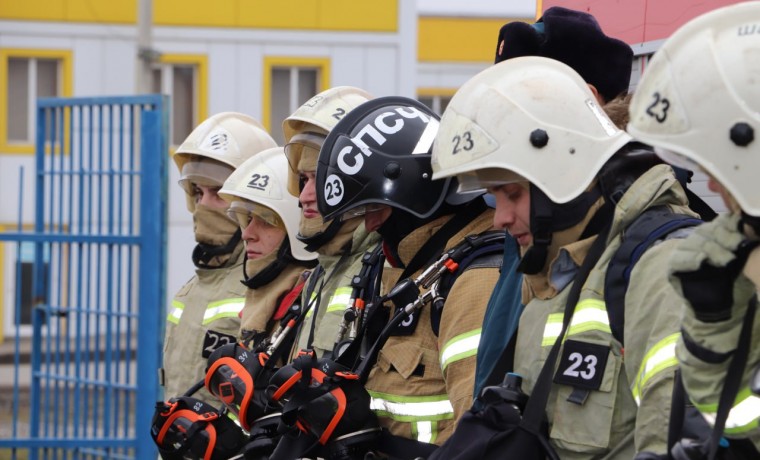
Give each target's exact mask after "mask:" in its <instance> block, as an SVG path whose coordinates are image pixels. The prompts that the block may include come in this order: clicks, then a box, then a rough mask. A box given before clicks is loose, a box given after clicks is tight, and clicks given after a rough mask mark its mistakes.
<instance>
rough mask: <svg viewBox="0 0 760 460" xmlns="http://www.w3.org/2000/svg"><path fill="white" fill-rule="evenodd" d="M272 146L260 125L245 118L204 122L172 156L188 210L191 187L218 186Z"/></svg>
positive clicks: (230, 115) (222, 116) (220, 116)
mask: <svg viewBox="0 0 760 460" xmlns="http://www.w3.org/2000/svg"><path fill="white" fill-rule="evenodd" d="M276 146H277V143H276V142H275V141H274V139H272V136H270V135H269V134H268V133H267V132H266V130H264V127H263V126H262V125H261V123H259V122H258V121H256V120H255V119H254V118H251V117H249V116H248V115H245V114H242V113H237V112H221V113H217V114H216V115H212V116H211V117H209V118H207V119H206V120H205V121H203V123H201V124H200V125H198V126H196V127H195V129H194V130H193V132H191V133H190V135H189V136H187V139H185V141H184V142H183V143H182V145H180V146H179V147H178V148H177V150H176V151H175V152H174V157H173V158H174V162H175V163H176V164H177V168H178V169H179V173H180V179H179V184H180V186H181V187H182V188H183V189H184V190H185V193H187V195H188V196H187V208H188V210H189V211H190V212H193V210H194V209H195V201H194V200H193V197H192V195H193V191H192V185H191V184H192V183H196V184H201V185H209V186H220V185H222V184H223V183H224V181H225V179H227V177H228V176H229V175H230V174H231V173H232V171H233V170H234V169H235V168H237V167H238V166H239V165H240V164H241V163H243V161H245V160H246V159H247V158H249V157H250V156H252V155H254V154H256V153H259V152H261V151H262V150H264V149H268V148H272V147H276Z"/></svg>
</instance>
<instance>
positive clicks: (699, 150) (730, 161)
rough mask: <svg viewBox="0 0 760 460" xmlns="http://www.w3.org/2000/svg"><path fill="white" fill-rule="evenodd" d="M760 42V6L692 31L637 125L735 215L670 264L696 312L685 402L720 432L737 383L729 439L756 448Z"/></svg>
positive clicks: (682, 37)
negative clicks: (746, 333) (737, 363)
mask: <svg viewBox="0 0 760 460" xmlns="http://www.w3.org/2000/svg"><path fill="white" fill-rule="evenodd" d="M759 32H760V3H758V2H746V3H740V4H736V5H731V6H727V7H724V8H720V9H717V10H714V11H712V12H709V13H706V14H704V15H702V16H699V17H697V18H696V19H693V20H691V21H689V22H688V23H687V24H685V25H684V26H682V27H681V28H680V29H678V30H677V31H676V32H675V33H674V34H673V35H672V36H671V37H670V38H668V39H667V41H666V42H665V43H664V44H663V45H662V47H661V48H660V49H659V50H658V51H657V53H655V56H654V57H653V58H652V60H651V61H650V64H649V65H648V66H647V71H646V73H645V74H644V77H643V79H642V80H641V82H640V83H639V87H638V90H637V92H636V94H635V96H634V98H633V101H632V104H631V109H630V112H631V122H630V124H629V126H628V131H629V132H630V133H631V134H632V135H633V136H634V137H636V138H637V139H639V140H641V141H643V142H646V143H648V144H651V145H653V146H655V149H656V151H657V152H658V153H659V154H660V155H661V156H662V158H663V159H665V160H666V161H670V162H672V163H674V164H677V165H682V166H686V167H689V168H692V169H696V168H701V169H702V170H703V171H704V172H706V173H707V175H708V187H709V189H710V190H712V191H713V192H716V193H718V194H720V196H721V197H722V198H723V201H724V202H725V205H726V207H727V209H728V212H726V213H724V214H721V215H720V216H719V217H717V218H716V219H715V220H713V221H712V222H709V223H707V224H705V225H703V226H701V227H699V228H698V229H697V230H696V231H695V232H694V233H693V234H692V235H691V236H689V237H688V238H686V239H685V240H684V241H683V242H682V244H681V245H679V247H678V248H677V250H676V251H675V252H674V254H673V258H672V259H671V261H670V269H669V272H670V280H671V282H672V284H673V286H674V287H675V288H676V290H677V291H678V292H679V293H680V294H681V295H682V296H683V298H684V299H686V304H687V308H686V309H685V312H684V318H683V324H682V327H683V333H682V335H681V338H680V339H679V341H678V344H677V348H676V352H677V356H678V360H679V362H680V366H681V369H682V378H683V382H684V386H685V388H686V392H687V394H688V396H689V398H690V399H691V401H692V402H693V403H694V405H695V406H696V407H697V408H698V409H699V410H700V411H701V412H702V414H703V415H704V417H705V419H707V420H708V421H709V423H710V424H714V423H715V421H716V415H717V412H718V410H719V401H720V399H721V392H722V391H724V390H723V389H724V386H728V385H730V384H731V383H734V384H737V386H738V394H736V395H735V396H734V397H731V399H730V401H731V408H730V412H729V413H728V415H727V419H726V420H725V430H724V432H725V434H726V435H728V436H729V437H735V438H736V437H738V438H744V437H747V438H749V439H750V440H751V441H752V442H753V443H754V447H755V448H756V449H757V448H759V447H760V430H758V422H759V421H760V399H758V396H757V391H758V389H759V388H758V382H760V380H759V379H758V373H757V369H758V365H760V347H758V346H757V341H758V337H760V319H759V318H758V313H757V310H756V305H757V292H758V287H759V286H760V274H759V272H760V251H759V250H758V249H756V246H757V245H758V241H760V188H758V186H757V182H756V181H757V172H758V171H760V155H758V142H760V140H759V139H758V137H759V134H760V98H758V94H760V93H759V92H758V91H759V90H760V80H758V77H760V35H758V33H759ZM751 303H753V304H754V305H755V307H754V308H755V313H754V314H753V313H752V312H751V310H750V304H751ZM747 323H748V325H747V327H750V326H751V329H750V331H751V332H750V333H751V339H750V346H749V350H748V357H747V360H746V365H745V366H744V369H743V370H742V371H741V372H740V374H737V375H736V376H734V377H733V379H731V380H732V382H730V383H729V382H728V380H729V379H727V375H728V372H729V371H728V369H729V366H730V365H731V363H732V361H733V360H734V359H738V358H733V357H734V356H737V355H738V354H739V353H740V352H741V350H740V348H741V347H740V346H739V345H738V344H739V340H740V339H739V338H740V335H741V330H742V327H743V326H744V325H745V324H747ZM744 353H747V350H746V346H745V347H744ZM753 381H754V385H753ZM724 382H725V383H724ZM753 391H754V393H753ZM732 444H736V442H732ZM754 455H755V457H751V458H757V457H756V456H757V455H758V454H757V451H754ZM695 458H697V457H695Z"/></svg>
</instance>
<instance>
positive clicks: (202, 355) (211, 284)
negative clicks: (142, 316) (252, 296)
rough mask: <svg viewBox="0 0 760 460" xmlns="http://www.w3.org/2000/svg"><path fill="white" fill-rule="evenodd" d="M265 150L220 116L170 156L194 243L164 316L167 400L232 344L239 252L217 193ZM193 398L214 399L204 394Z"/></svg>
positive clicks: (243, 125)
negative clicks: (190, 269)
mask: <svg viewBox="0 0 760 460" xmlns="http://www.w3.org/2000/svg"><path fill="white" fill-rule="evenodd" d="M273 147H276V143H275V141H274V139H272V137H271V136H270V135H269V134H268V133H267V132H266V131H265V130H264V128H263V127H262V126H261V124H260V123H259V122H258V121H256V120H255V119H253V118H251V117H249V116H247V115H244V114H241V113H233V112H223V113H218V114H216V115H213V116H211V117H210V118H208V119H207V120H205V121H204V122H203V123H201V124H200V125H198V126H197V127H196V128H195V129H194V130H193V132H191V133H190V135H189V136H188V137H187V139H186V140H185V141H184V142H183V143H182V145H180V146H179V147H178V148H177V150H176V151H175V153H174V156H173V158H174V162H175V163H176V164H177V168H178V169H179V173H180V180H179V184H180V186H181V187H182V189H183V190H184V191H185V194H186V198H187V208H188V210H189V211H190V212H191V213H192V215H193V232H194V234H195V241H196V242H197V245H196V246H195V249H194V250H193V253H192V261H193V264H194V265H195V275H194V276H193V277H192V278H191V279H190V281H188V282H187V284H185V285H184V286H183V287H182V288H181V289H180V290H179V292H177V294H176V295H175V296H174V299H173V300H172V304H171V306H170V309H169V315H168V317H167V324H166V337H165V340H164V367H163V380H164V387H165V388H164V392H165V393H164V394H165V395H166V396H167V397H173V396H178V395H181V394H183V393H185V392H186V391H187V390H188V389H189V388H190V387H192V386H193V385H194V384H195V383H196V382H199V381H201V380H202V379H203V378H204V376H205V369H206V360H207V358H208V357H209V356H210V355H211V353H212V352H213V351H214V350H215V349H216V348H218V347H220V346H221V345H224V344H226V343H234V342H235V341H236V340H237V337H238V333H239V330H240V318H239V316H238V315H239V313H240V311H241V310H242V308H243V305H244V298H245V295H246V289H247V288H246V286H244V285H243V284H241V283H240V279H241V275H242V270H243V267H242V265H243V261H244V260H245V251H244V246H243V240H242V238H241V230H240V228H239V227H238V224H237V221H234V220H232V219H230V218H229V217H228V216H227V214H226V211H227V203H226V202H225V201H224V200H223V199H222V198H220V197H219V195H218V192H219V189H220V188H221V187H222V184H223V183H224V181H225V180H226V179H227V177H228V176H229V175H230V174H231V173H232V171H233V170H234V169H235V168H236V167H238V166H239V165H240V164H242V163H243V161H245V160H246V159H247V158H249V157H251V156H252V155H255V154H257V153H259V152H261V151H262V150H265V149H268V148H273ZM195 397H196V398H198V399H200V400H202V401H204V402H208V403H210V404H214V403H215V402H216V400H215V398H213V396H211V395H210V394H208V393H207V392H206V390H204V389H200V390H199V391H198V392H197V393H196V394H195Z"/></svg>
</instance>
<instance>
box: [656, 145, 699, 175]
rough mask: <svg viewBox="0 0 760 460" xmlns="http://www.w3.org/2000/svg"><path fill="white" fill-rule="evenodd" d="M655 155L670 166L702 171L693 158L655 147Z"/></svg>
mask: <svg viewBox="0 0 760 460" xmlns="http://www.w3.org/2000/svg"><path fill="white" fill-rule="evenodd" d="M654 153H656V154H657V156H658V157H660V158H662V160H663V161H664V162H666V163H668V164H671V165H673V166H678V167H679V168H684V169H687V170H689V171H701V170H702V168H701V167H700V166H699V164H698V163H696V162H695V161H694V160H692V159H691V158H689V157H687V156H684V155H681V154H680V153H678V152H674V151H672V150H670V149H667V148H663V147H655V148H654Z"/></svg>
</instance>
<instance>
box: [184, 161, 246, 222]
mask: <svg viewBox="0 0 760 460" xmlns="http://www.w3.org/2000/svg"><path fill="white" fill-rule="evenodd" d="M233 171H234V168H233V167H232V166H229V165H226V164H224V163H221V162H218V161H215V160H211V159H208V158H204V157H193V159H191V160H190V161H188V162H187V163H185V164H184V165H183V166H182V171H181V173H180V178H179V182H178V183H179V186H180V187H182V190H184V191H185V193H186V194H187V197H188V199H187V207H188V210H189V211H190V212H193V211H195V203H197V202H198V201H199V192H200V190H199V188H198V186H199V185H200V186H204V187H214V188H217V189H220V188H221V187H222V184H224V181H225V180H227V178H228V177H229V175H230V174H232V172H233Z"/></svg>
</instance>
